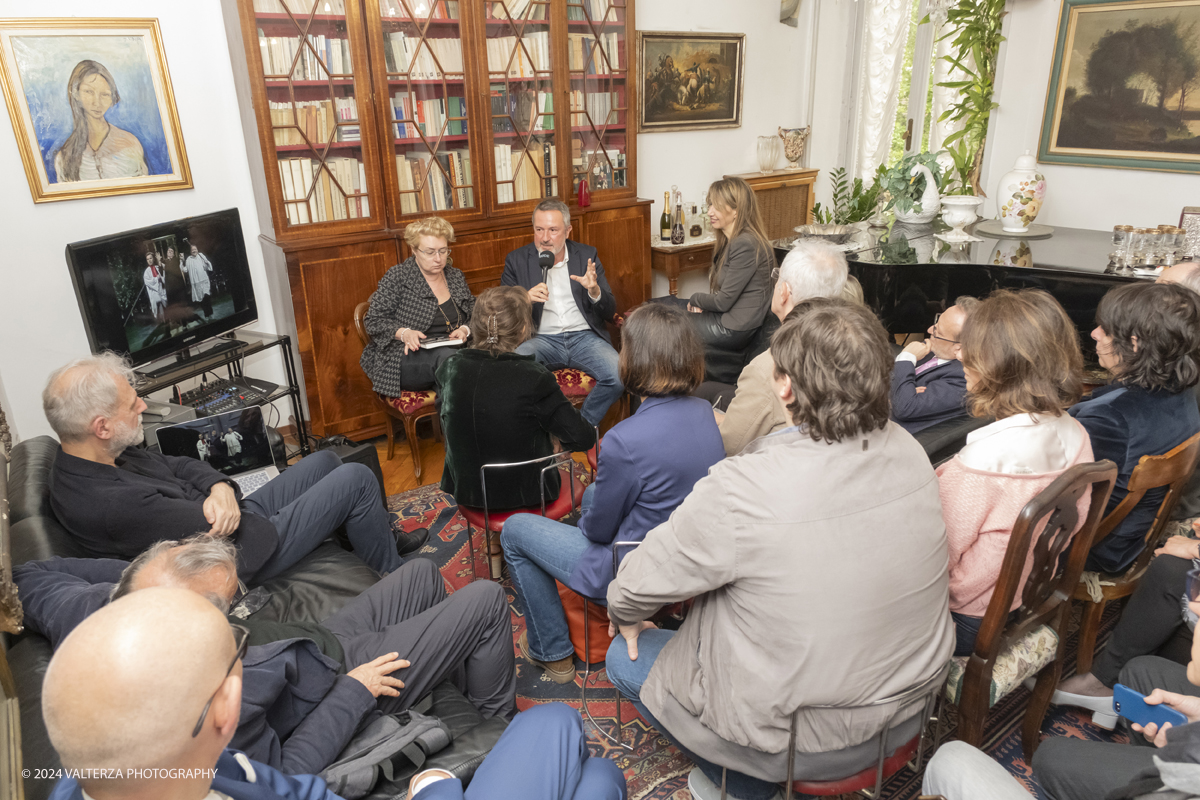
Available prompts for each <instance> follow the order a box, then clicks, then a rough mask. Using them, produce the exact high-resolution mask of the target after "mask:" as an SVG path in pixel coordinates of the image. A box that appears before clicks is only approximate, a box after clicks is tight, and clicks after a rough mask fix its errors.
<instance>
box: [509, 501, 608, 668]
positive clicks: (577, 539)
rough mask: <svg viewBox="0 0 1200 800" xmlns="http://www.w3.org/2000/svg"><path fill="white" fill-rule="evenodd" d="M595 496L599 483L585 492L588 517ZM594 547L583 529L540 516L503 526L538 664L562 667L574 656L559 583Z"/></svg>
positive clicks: (513, 519)
mask: <svg viewBox="0 0 1200 800" xmlns="http://www.w3.org/2000/svg"><path fill="white" fill-rule="evenodd" d="M595 493H596V484H594V483H593V484H592V485H591V486H589V487H588V488H587V489H586V490H585V491H584V493H583V500H582V501H581V503H580V508H581V509H582V510H583V511H585V512H586V511H587V508H588V506H590V505H591V504H592V497H593V496H594V495H595ZM589 544H591V542H590V541H589V540H588V538H587V537H586V536H584V535H583V534H582V533H580V532H579V528H576V527H575V526H573V525H567V524H566V523H563V522H555V521H554V520H552V519H546V518H545V517H543V516H540V515H538V514H514V515H512V516H511V517H509V518H508V521H506V522H505V523H504V530H503V531H502V532H501V534H500V545H501V546H502V547H503V548H504V560H505V561H506V562H507V563H508V574H509V575H511V576H512V580H513V587H514V588H515V589H516V590H517V597H519V598H521V603H522V604H523V605H524V606H525V627H526V630H527V631H528V632H529V653H530V655H532V656H533V657H534V658H536V659H537V660H538V661H558V660H559V659H561V658H566V657H567V656H569V655H571V654H572V653H573V652H574V651H575V648H574V646H573V645H572V644H571V636H570V632H569V631H568V630H567V616H566V614H565V613H564V612H563V607H562V601H561V600H559V597H558V587H557V586H555V585H554V581H556V580H558V581H562V582H563V583H566V582H567V581H568V580H569V579H570V577H571V572H572V570H574V569H575V565H576V564H577V563H578V562H579V559H580V558H581V557H582V556H583V553H584V551H585V550H587V548H588V545H589Z"/></svg>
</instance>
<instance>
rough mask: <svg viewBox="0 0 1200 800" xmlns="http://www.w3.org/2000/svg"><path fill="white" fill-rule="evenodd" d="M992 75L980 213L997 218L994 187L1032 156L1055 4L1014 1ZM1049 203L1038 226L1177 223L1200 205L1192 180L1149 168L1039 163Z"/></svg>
mask: <svg viewBox="0 0 1200 800" xmlns="http://www.w3.org/2000/svg"><path fill="white" fill-rule="evenodd" d="M1008 12H1009V13H1008V17H1007V18H1006V19H1005V28H1006V30H1005V31H1004V34H1005V36H1007V37H1008V40H1007V41H1006V42H1004V43H1003V44H1002V45H1001V50H1000V55H1001V61H1000V63H999V66H998V69H997V72H998V78H997V91H996V98H995V99H996V102H998V103H999V104H1000V107H999V108H998V109H996V110H995V111H993V112H992V122H991V132H990V134H989V141H988V145H987V150H988V152H987V155H986V158H985V169H984V173H983V179H984V191H985V192H987V194H988V200H987V201H985V203H984V208H983V213H984V215H985V216H988V217H994V216H995V213H996V203H995V198H994V197H992V195H994V194H995V184H996V183H997V181H999V179H1000V177H1001V176H1002V175H1004V173H1005V172H1007V171H1008V170H1010V169H1011V168H1012V166H1013V162H1014V161H1016V158H1017V156H1019V155H1021V154H1022V153H1024V152H1025V151H1026V150H1029V151H1030V152H1031V153H1033V154H1034V155H1036V154H1037V148H1038V140H1039V139H1040V137H1041V131H1042V113H1043V111H1044V110H1045V104H1046V87H1047V85H1048V82H1049V77H1050V66H1051V63H1052V62H1053V59H1054V42H1055V33H1056V30H1057V28H1058V17H1059V4H1058V3H1051V2H1048V1H1047V0H1013V2H1010V3H1009V4H1008ZM1039 168H1040V169H1041V172H1042V174H1043V175H1045V176H1046V188H1047V191H1046V202H1045V205H1044V206H1043V207H1042V212H1041V213H1040V214H1039V215H1038V218H1037V221H1038V222H1039V223H1045V224H1047V225H1061V226H1065V227H1072V228H1088V229H1092V230H1106V229H1111V228H1112V226H1113V225H1123V224H1124V225H1139V226H1151V227H1152V226H1155V225H1159V224H1162V223H1171V224H1177V223H1178V221H1179V212H1180V211H1181V210H1182V208H1183V206H1185V205H1196V204H1197V203H1200V181H1198V180H1197V179H1196V176H1195V175H1185V174H1179V173H1169V172H1151V171H1149V170H1129V169H1102V168H1099V167H1072V166H1064V165H1059V164H1040V165H1039Z"/></svg>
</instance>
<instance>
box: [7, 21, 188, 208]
mask: <svg viewBox="0 0 1200 800" xmlns="http://www.w3.org/2000/svg"><path fill="white" fill-rule="evenodd" d="M118 31H119V32H121V33H123V34H124V35H134V36H142V37H143V38H148V40H149V41H148V48H147V49H148V51H149V53H150V54H152V56H153V57H152V58H151V59H150V60H151V63H150V68H151V72H152V74H153V78H154V89H155V96H156V98H157V100H158V111H159V118H160V119H161V120H162V123H163V134H164V138H165V139H166V144H167V150H168V157H169V158H170V161H171V167H172V172H171V173H169V174H166V175H148V176H143V177H137V178H113V179H110V180H103V181H79V182H73V183H57V182H56V183H50V181H49V177H48V175H47V174H46V167H45V164H44V163H43V160H42V152H41V148H40V147H39V145H38V142H37V136H36V133H35V129H34V127H33V121H32V119H31V117H30V114H29V106H28V105H27V103H26V102H25V92H24V91H23V90H22V88H21V75H20V71H19V70H18V68H17V64H16V60H15V57H14V54H13V50H12V46H11V42H10V39H11V37H13V36H22V35H24V36H29V35H32V34H35V33H39V32H46V33H47V34H48V35H55V36H64V35H76V36H89V35H103V34H104V33H108V34H109V35H115V34H116V33H117V32H118ZM0 88H2V89H3V92H4V104H5V105H6V106H7V107H8V116H9V119H10V120H12V126H13V133H14V134H16V138H17V146H18V148H19V149H20V151H21V161H22V163H23V164H24V166H25V177H26V179H27V180H28V181H29V191H30V193H31V194H32V195H33V202H35V203H50V202H54V201H57V200H79V199H83V198H88V197H110V196H112V195H121V194H139V193H142V192H169V191H174V190H176V189H190V188H192V171H191V168H190V167H189V166H188V160H187V149H186V148H185V147H184V144H183V131H182V130H181V129H180V125H179V113H178V111H177V110H176V108H175V93H174V90H173V89H172V88H171V74H170V72H169V71H168V69H167V54H166V51H165V50H164V49H163V44H162V35H161V33H160V31H159V27H158V20H157V19H153V18H150V19H115V18H103V19H101V18H91V19H88V18H66V19H57V18H56V19H49V18H42V19H0ZM90 184H102V185H90ZM60 187H61V188H60ZM81 187H82V188H81Z"/></svg>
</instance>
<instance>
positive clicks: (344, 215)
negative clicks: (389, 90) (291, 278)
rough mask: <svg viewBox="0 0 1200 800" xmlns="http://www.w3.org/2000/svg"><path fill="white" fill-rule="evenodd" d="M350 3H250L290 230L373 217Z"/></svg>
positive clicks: (262, 0)
mask: <svg viewBox="0 0 1200 800" xmlns="http://www.w3.org/2000/svg"><path fill="white" fill-rule="evenodd" d="M348 1H351V0H254V23H255V26H256V29H257V33H258V47H259V55H260V56H261V59H262V67H263V82H264V83H265V85H266V99H267V106H268V109H269V113H270V122H271V135H272V138H273V140H274V144H275V155H276V160H277V162H278V163H277V168H278V170H279V179H280V186H281V189H282V198H283V206H284V211H285V212H286V215H287V223H288V226H300V225H311V224H314V223H321V222H333V221H336V220H345V219H355V218H360V217H369V216H371V200H372V198H370V197H369V192H368V191H367V173H366V168H365V159H364V156H363V142H362V135H361V129H360V127H359V107H358V99H357V97H356V96H355V84H354V68H355V66H357V65H356V64H355V63H354V62H355V59H356V57H357V54H356V53H353V52H352V48H351V44H350V36H349V32H348V27H347V19H346V7H345V4H346V2H348Z"/></svg>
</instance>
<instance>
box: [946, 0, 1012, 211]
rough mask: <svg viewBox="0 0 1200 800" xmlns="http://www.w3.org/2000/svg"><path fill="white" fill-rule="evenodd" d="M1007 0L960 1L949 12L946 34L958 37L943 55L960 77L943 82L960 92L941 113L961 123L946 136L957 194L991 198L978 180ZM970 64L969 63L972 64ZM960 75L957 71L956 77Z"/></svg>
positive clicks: (952, 120) (993, 103) (953, 188)
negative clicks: (951, 47) (951, 103)
mask: <svg viewBox="0 0 1200 800" xmlns="http://www.w3.org/2000/svg"><path fill="white" fill-rule="evenodd" d="M1004 5H1005V0H958V2H957V3H956V4H955V5H954V6H952V7H951V8H950V9H949V10H948V11H947V15H946V27H947V32H946V33H945V34H944V35H943V36H942V37H941V38H942V39H945V38H948V37H951V36H953V37H954V38H953V40H952V41H951V42H950V44H951V45H952V46H953V48H954V53H952V54H951V55H948V56H943V59H944V60H945V61H946V62H947V63H949V64H950V67H951V68H952V69H953V70H957V72H958V73H959V75H961V77H962V79H961V80H951V81H946V82H944V83H939V84H938V86H942V87H944V88H947V89H953V90H955V92H956V93H957V96H958V101H957V102H956V103H954V105H952V106H950V108H948V109H947V110H946V111H945V112H944V113H943V114H942V115H941V116H940V117H938V121H939V122H945V121H947V120H949V121H951V122H957V123H961V124H962V128H961V129H960V130H957V131H955V132H954V133H952V134H950V135H949V136H947V137H946V140H945V142H943V146H944V147H945V148H946V150H948V151H949V153H950V156H951V157H952V158H953V159H954V168H955V172H956V173H957V181H956V183H955V184H954V185H953V187H952V193H954V194H975V195H978V196H980V197H986V195H985V194H984V191H983V188H982V187H981V186H980V185H979V174H980V171H981V170H982V169H983V148H984V145H985V144H986V143H987V127H988V119H989V118H990V117H991V115H992V109H993V108H996V107H997V105H998V104H997V103H996V102H995V101H994V100H993V99H992V97H993V95H994V93H995V79H996V59H997V56H998V55H999V53H1000V43H1001V42H1002V41H1004V37H1003V36H1002V35H1001V34H1000V28H1001V25H1002V23H1003V21H1004V15H1005V13H1006V12H1005V11H1004ZM968 64H970V66H968ZM955 77H957V76H955Z"/></svg>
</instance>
